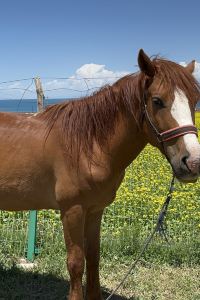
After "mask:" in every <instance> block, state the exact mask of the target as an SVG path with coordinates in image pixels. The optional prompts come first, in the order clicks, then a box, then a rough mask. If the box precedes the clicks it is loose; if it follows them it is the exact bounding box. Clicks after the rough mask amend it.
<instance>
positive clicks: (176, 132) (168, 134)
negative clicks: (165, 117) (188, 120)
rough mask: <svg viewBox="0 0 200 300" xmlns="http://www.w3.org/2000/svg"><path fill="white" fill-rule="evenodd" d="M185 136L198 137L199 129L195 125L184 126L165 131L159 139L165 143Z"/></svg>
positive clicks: (160, 134)
mask: <svg viewBox="0 0 200 300" xmlns="http://www.w3.org/2000/svg"><path fill="white" fill-rule="evenodd" d="M185 134H195V135H196V136H198V131H197V128H196V127H195V126H194V125H183V126H179V127H175V128H172V129H169V130H166V131H163V132H161V133H159V135H157V137H158V140H159V142H160V143H163V142H167V141H170V140H173V139H175V138H178V137H180V136H182V135H185Z"/></svg>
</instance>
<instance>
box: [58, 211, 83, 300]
mask: <svg viewBox="0 0 200 300" xmlns="http://www.w3.org/2000/svg"><path fill="white" fill-rule="evenodd" d="M61 219H62V223H63V229H64V237H65V243H66V247H67V253H68V255H67V268H68V271H69V275H70V293H69V298H68V299H69V300H83V290H82V277H83V272H84V223H85V212H84V210H83V208H82V206H81V205H75V206H73V207H71V208H70V209H67V210H65V209H61Z"/></svg>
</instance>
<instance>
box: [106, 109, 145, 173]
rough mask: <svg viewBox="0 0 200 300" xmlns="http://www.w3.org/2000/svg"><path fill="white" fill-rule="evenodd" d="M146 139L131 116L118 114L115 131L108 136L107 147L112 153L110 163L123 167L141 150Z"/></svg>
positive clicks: (118, 167) (116, 167) (119, 167)
mask: <svg viewBox="0 0 200 300" xmlns="http://www.w3.org/2000/svg"><path fill="white" fill-rule="evenodd" d="M146 144H147V140H146V138H145V136H144V134H143V131H142V130H140V129H138V125H137V124H136V121H135V120H134V118H133V116H132V115H131V114H130V116H123V115H120V117H119V121H118V122H117V123H116V127H115V132H114V134H113V136H112V137H111V138H110V142H109V149H110V153H112V164H113V166H114V169H115V170H116V169H118V170H123V169H125V168H126V167H127V166H128V165H129V164H130V163H131V162H132V161H133V160H134V159H135V158H136V157H137V156H138V155H139V153H140V152H141V151H142V150H143V148H144V147H145V146H146Z"/></svg>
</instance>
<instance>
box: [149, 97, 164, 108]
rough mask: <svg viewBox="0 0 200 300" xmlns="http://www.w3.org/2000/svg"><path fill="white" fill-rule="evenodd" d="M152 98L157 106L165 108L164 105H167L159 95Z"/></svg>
mask: <svg viewBox="0 0 200 300" xmlns="http://www.w3.org/2000/svg"><path fill="white" fill-rule="evenodd" d="M152 100H153V104H154V105H155V106H156V107H157V108H163V107H165V105H164V103H163V101H162V100H161V99H160V98H158V97H153V99H152Z"/></svg>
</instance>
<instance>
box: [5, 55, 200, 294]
mask: <svg viewBox="0 0 200 300" xmlns="http://www.w3.org/2000/svg"><path fill="white" fill-rule="evenodd" d="M138 64H139V67H140V72H138V73H135V74H131V75H128V76H125V77H123V78H122V79H120V80H118V81H117V82H116V83H114V84H113V85H112V86H105V87H104V88H102V89H101V90H99V91H98V92H95V93H94V94H93V95H91V96H88V97H85V98H83V99H79V100H77V101H69V102H64V103H60V104H56V105H52V106H49V107H48V108H47V109H46V110H45V111H44V112H41V113H38V114H37V115H34V116H31V117H30V116H29V117H27V116H24V115H20V114H17V113H1V114H0V141H1V142H0V161H1V164H0V209H2V210H10V211H18V210H31V209H36V210H39V209H59V210H60V211H61V218H62V223H63V229H64V237H65V242H66V247H67V250H68V259H67V267H68V271H69V274H70V294H69V299H70V300H81V299H83V291H82V276H83V272H84V262H85V260H86V277H87V278H86V279H87V283H86V295H85V297H86V299H90V300H92V299H93V300H100V299H102V296H101V290H100V282H99V243H100V223H101V217H102V213H103V210H104V208H105V207H106V206H108V205H109V204H110V203H111V202H112V201H113V200H114V198H115V195H116V191H117V189H118V187H119V185H120V183H121V181H122V179H123V177H124V173H125V168H126V167H127V166H128V165H129V164H130V163H131V162H132V161H133V160H134V159H135V158H136V157H137V156H138V154H139V153H140V152H141V150H142V149H143V148H144V147H145V145H146V144H147V143H151V144H152V145H153V146H156V147H158V148H159V149H160V151H161V152H162V153H163V154H164V155H165V156H166V158H167V159H168V161H169V163H170V164H171V166H172V168H173V171H174V174H175V175H176V177H177V178H178V179H179V180H181V181H183V182H192V181H195V180H196V179H197V177H198V175H199V169H200V147H199V143H198V140H197V130H196V128H195V127H194V111H195V105H196V103H197V101H198V100H199V99H200V87H199V85H198V83H197V82H196V81H195V79H194V77H193V76H192V72H193V70H194V61H192V62H191V63H190V64H188V65H187V66H186V67H183V66H180V65H178V64H176V63H174V62H171V61H168V60H164V59H160V58H154V59H153V60H151V59H150V58H149V57H148V56H147V55H146V54H145V53H144V51H143V50H140V52H139V55H138Z"/></svg>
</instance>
